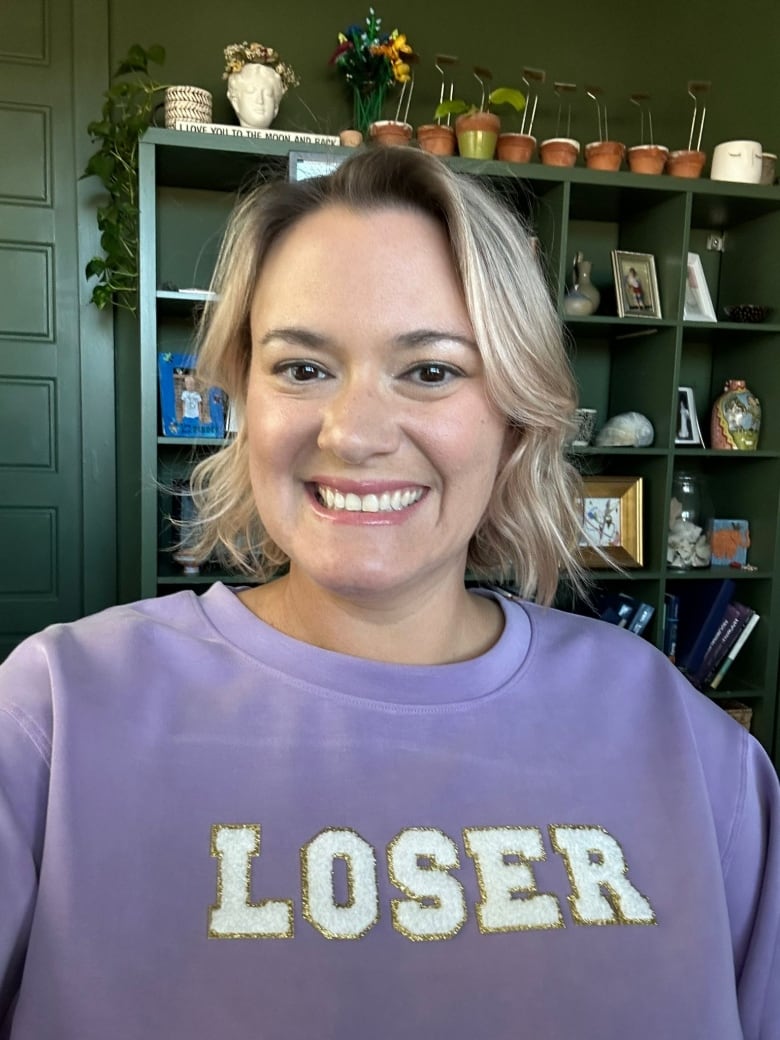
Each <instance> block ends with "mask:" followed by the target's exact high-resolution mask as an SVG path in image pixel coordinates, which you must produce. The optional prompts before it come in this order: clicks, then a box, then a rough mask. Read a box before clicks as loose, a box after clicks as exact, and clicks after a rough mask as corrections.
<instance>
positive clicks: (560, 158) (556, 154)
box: [539, 137, 580, 166]
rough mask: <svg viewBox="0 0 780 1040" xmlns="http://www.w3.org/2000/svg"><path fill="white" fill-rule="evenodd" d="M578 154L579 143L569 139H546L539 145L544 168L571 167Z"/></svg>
mask: <svg viewBox="0 0 780 1040" xmlns="http://www.w3.org/2000/svg"><path fill="white" fill-rule="evenodd" d="M579 154H580V142H579V141H575V140H574V139H573V138H571V137H548V138H547V140H546V141H542V143H541V144H540V145H539V155H540V156H541V159H542V162H543V163H544V165H545V166H573V165H574V164H575V163H576V161H577V156H578V155H579Z"/></svg>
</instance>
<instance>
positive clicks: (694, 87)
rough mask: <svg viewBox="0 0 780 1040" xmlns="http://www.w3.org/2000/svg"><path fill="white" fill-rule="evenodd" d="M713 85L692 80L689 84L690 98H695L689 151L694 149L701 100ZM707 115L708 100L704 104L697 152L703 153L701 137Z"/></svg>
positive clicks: (704, 81)
mask: <svg viewBox="0 0 780 1040" xmlns="http://www.w3.org/2000/svg"><path fill="white" fill-rule="evenodd" d="M711 86H712V83H711V82H709V81H707V80H695V79H692V80H690V81H689V83H688V97H690V98H693V118H692V119H691V132H690V134H689V135H688V151H689V152H690V151H691V150H692V149H693V135H694V133H695V132H696V120H697V118H698V117H699V98H700V97H703V96H704V95H705V94H707V93H708V92H709V89H710V87H711ZM706 115H707V103H706V98H705V100H704V101H703V102H702V109H701V122H700V123H699V136H698V137H697V139H696V151H697V152H700V151H701V136H702V134H703V133H704V117H705V116H706Z"/></svg>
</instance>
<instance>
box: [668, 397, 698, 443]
mask: <svg viewBox="0 0 780 1040" xmlns="http://www.w3.org/2000/svg"><path fill="white" fill-rule="evenodd" d="M674 443H675V444H687V445H688V447H689V448H696V447H699V448H703V447H704V437H703V436H702V432H701V427H700V426H699V417H698V415H697V414H696V398H695V396H694V393H693V387H692V386H678V387H677V428H676V432H675V435H674Z"/></svg>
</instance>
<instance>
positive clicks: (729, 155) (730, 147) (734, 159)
mask: <svg viewBox="0 0 780 1040" xmlns="http://www.w3.org/2000/svg"><path fill="white" fill-rule="evenodd" d="M762 151H763V149H762V148H761V145H760V144H759V143H758V141H724V142H723V144H719V145H716V146H715V150H714V152H713V153H712V170H711V171H710V179H711V180H713V181H741V182H742V183H743V184H758V183H759V181H760V180H761V169H762V165H763V163H762V158H761V154H762Z"/></svg>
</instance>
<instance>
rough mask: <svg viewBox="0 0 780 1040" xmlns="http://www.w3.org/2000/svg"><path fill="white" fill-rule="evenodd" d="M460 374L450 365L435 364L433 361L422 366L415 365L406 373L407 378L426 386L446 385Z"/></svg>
mask: <svg viewBox="0 0 780 1040" xmlns="http://www.w3.org/2000/svg"><path fill="white" fill-rule="evenodd" d="M460 374H461V373H460V371H459V370H458V369H457V368H453V367H452V366H451V365H442V364H437V363H436V362H433V361H432V362H429V363H427V364H423V365H415V367H414V368H412V369H410V371H409V372H408V373H407V375H408V377H409V378H411V379H413V380H414V381H415V382H416V383H428V384H430V383H433V384H437V383H447V382H449V381H450V380H451V379H454V378H455V377H456V376H458V375H460Z"/></svg>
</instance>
